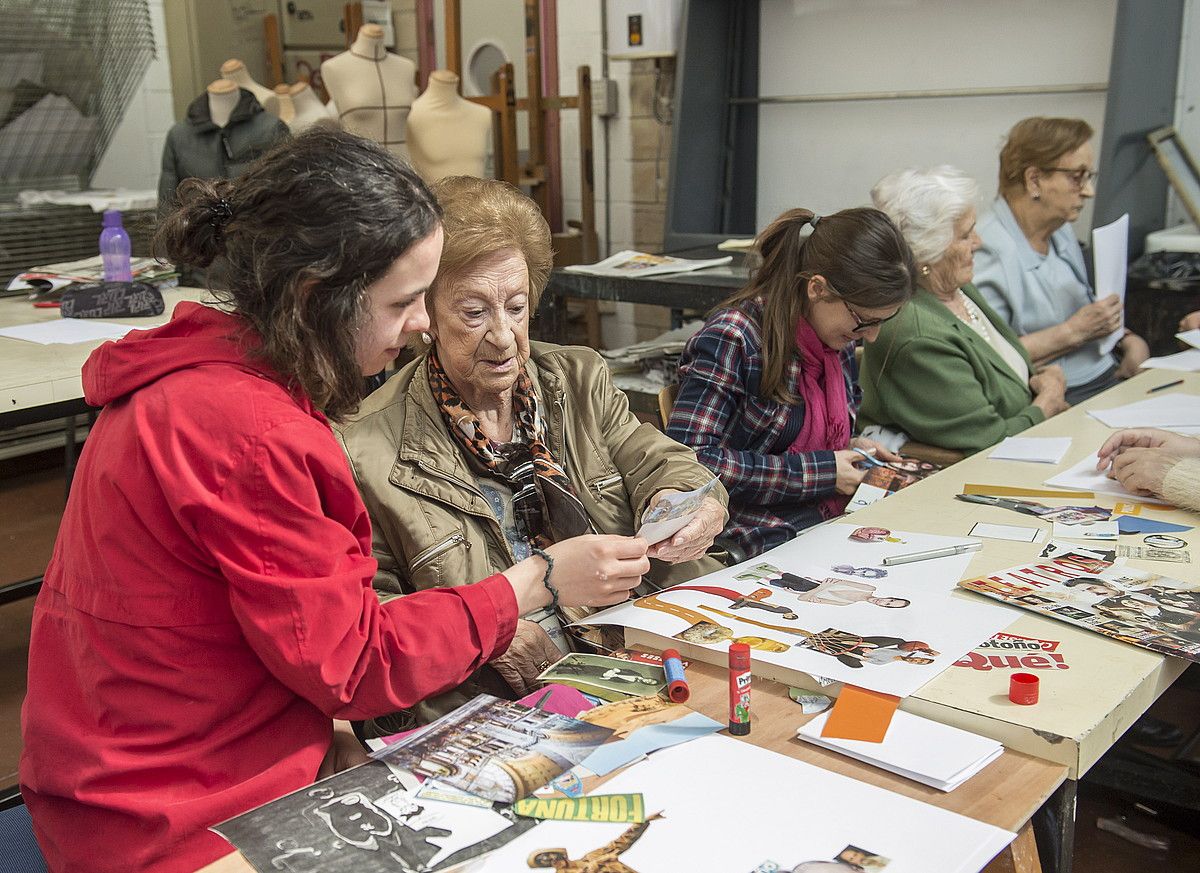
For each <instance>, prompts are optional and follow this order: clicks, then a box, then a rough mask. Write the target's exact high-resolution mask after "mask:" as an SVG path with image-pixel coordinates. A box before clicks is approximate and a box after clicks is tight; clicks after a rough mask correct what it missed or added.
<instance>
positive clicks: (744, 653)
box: [729, 643, 750, 737]
mask: <svg viewBox="0 0 1200 873" xmlns="http://www.w3.org/2000/svg"><path fill="white" fill-rule="evenodd" d="M729 733H730V734H732V735H733V736H735V737H744V736H746V734H748V733H750V646H748V645H746V644H745V643H733V644H731V645H730V646H729Z"/></svg>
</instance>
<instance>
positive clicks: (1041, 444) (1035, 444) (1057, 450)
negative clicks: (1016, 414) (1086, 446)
mask: <svg viewBox="0 0 1200 873" xmlns="http://www.w3.org/2000/svg"><path fill="white" fill-rule="evenodd" d="M1070 449H1071V438H1070V437H1007V438H1006V439H1005V440H1004V441H1003V442H1002V443H1000V445H998V446H996V448H994V449H992V451H991V453H990V454H989V455H988V457H989V458H991V459H992V460H994V461H1033V462H1034V463H1037V464H1058V463H1061V461H1062V459H1063V456H1064V455H1066V453H1067V452H1068V451H1070Z"/></svg>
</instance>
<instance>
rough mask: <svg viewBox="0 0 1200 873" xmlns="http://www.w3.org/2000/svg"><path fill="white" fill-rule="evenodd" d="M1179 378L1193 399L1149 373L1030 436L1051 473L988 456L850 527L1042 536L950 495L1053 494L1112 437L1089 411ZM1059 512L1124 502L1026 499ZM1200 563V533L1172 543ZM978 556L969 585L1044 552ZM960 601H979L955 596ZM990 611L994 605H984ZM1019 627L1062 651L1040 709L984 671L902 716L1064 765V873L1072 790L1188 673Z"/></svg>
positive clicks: (1029, 548) (932, 691) (1071, 631)
mask: <svg viewBox="0 0 1200 873" xmlns="http://www.w3.org/2000/svg"><path fill="white" fill-rule="evenodd" d="M1176 378H1182V379H1183V380H1184V384H1183V385H1181V386H1179V387H1178V388H1173V389H1169V391H1168V393H1169V392H1170V391H1175V392H1187V393H1200V374H1194V373H1175V372H1171V371H1163V370H1158V371H1148V372H1144V373H1141V374H1139V375H1137V376H1135V377H1134V378H1132V379H1130V380H1128V381H1126V382H1124V383H1122V384H1121V385H1119V386H1117V387H1115V388H1112V389H1110V390H1108V391H1106V392H1104V393H1103V394H1101V395H1099V396H1097V397H1094V398H1092V399H1091V400H1090V401H1088V402H1086V403H1083V404H1080V405H1079V406H1076V407H1074V408H1072V409H1070V410H1068V411H1067V412H1064V413H1062V414H1061V415H1058V416H1055V417H1054V418H1052V419H1050V420H1049V421H1045V422H1043V423H1042V424H1040V425H1038V426H1036V427H1034V428H1031V429H1030V430H1028V431H1026V432H1025V434H1023V435H1026V436H1046V437H1049V436H1069V437H1071V438H1072V443H1071V449H1070V451H1069V452H1068V453H1067V455H1066V457H1065V459H1064V460H1063V462H1062V464H1060V465H1059V466H1058V467H1054V466H1051V465H1049V464H1032V463H1021V462H1015V461H992V460H988V458H987V454H988V450H986V449H985V450H984V451H983V452H980V453H979V454H977V455H974V456H972V457H970V458H967V459H966V460H964V461H961V462H959V463H958V464H955V465H954V466H952V467H949V468H947V469H946V470H944V471H942V472H940V473H938V474H936V475H934V476H931V477H930V478H929V479H926V480H925V481H923V482H919V483H917V484H915V485H912V486H910V487H909V488H906V489H904V490H903V491H900V492H898V493H896V494H894V495H892V496H890V497H888V498H887V499H885V500H882V501H880V502H878V503H875V504H873V505H871V506H868V507H866V508H864V509H861V510H859V511H858V512H856V513H854V515H853V516H851V518H852V519H853V520H854V521H855V522H861V523H862V524H864V525H871V526H879V527H885V528H891V529H898V530H909V531H916V532H923V533H937V534H944V535H947V536H965V535H966V534H967V533H968V532H969V531H970V530H971V527H972V525H974V524H975V522H977V521H984V522H992V523H997V524H1010V525H1019V526H1025V527H1033V526H1036V527H1046V528H1047V538H1049V534H1050V531H1049V525H1048V524H1046V523H1044V522H1039V521H1037V520H1036V519H1035V518H1033V517H1031V516H1026V515H1020V514H1017V513H1015V512H1012V511H1011V510H1006V509H998V508H995V507H990V506H981V505H978V504H973V503H964V502H962V501H960V500H955V499H954V495H955V494H959V493H961V492H962V490H963V486H964V485H965V484H968V483H972V484H981V485H982V484H992V485H1007V486H1020V487H1029V488H1050V487H1052V486H1047V485H1044V484H1043V482H1044V481H1045V480H1046V479H1048V478H1050V477H1051V476H1053V475H1054V474H1055V473H1056V472H1058V471H1059V470H1062V469H1067V468H1068V467H1071V466H1073V465H1074V464H1076V463H1078V462H1079V461H1080V460H1082V459H1083V458H1084V457H1086V456H1087V455H1089V454H1091V453H1092V452H1094V451H1096V449H1098V448H1099V447H1100V445H1101V443H1103V441H1104V440H1105V439H1106V438H1107V437H1108V436H1109V435H1110V434H1112V433H1113V432H1114V431H1113V430H1112V429H1110V428H1108V427H1106V426H1105V425H1103V424H1101V423H1100V422H1099V421H1097V420H1096V419H1094V418H1092V417H1091V416H1089V415H1087V414H1086V413H1087V410H1088V409H1105V408H1108V407H1113V406H1119V405H1121V404H1124V403H1130V402H1134V401H1137V400H1144V399H1146V397H1147V396H1153V395H1147V393H1146V392H1147V389H1148V388H1151V387H1154V386H1156V385H1161V384H1164V383H1166V382H1170V381H1173V380H1174V379H1176ZM1033 499H1037V500H1039V501H1041V502H1044V503H1047V504H1050V505H1054V506H1066V505H1070V504H1073V503H1078V504H1091V503H1093V502H1094V503H1095V504H1097V505H1099V506H1105V507H1109V508H1111V507H1112V506H1113V505H1114V504H1115V503H1116V502H1117V501H1118V500H1119V498H1115V497H1113V496H1111V495H1104V494H1096V496H1095V500H1094V501H1093V500H1092V499H1090V498H1087V499H1085V498H1081V499H1077V500H1072V499H1059V498H1033ZM1143 515H1144V516H1145V517H1147V518H1154V519H1159V520H1162V521H1173V522H1178V523H1181V524H1185V525H1197V524H1200V519H1197V517H1196V515H1195V514H1193V513H1189V512H1186V511H1183V510H1163V511H1159V510H1149V509H1147V510H1143ZM1178 536H1180V537H1181V538H1183V539H1185V540H1187V541H1188V548H1189V549H1190V550H1191V551H1192V553H1193V556H1194V557H1195V558H1198V559H1200V551H1198V549H1200V531H1197V530H1191V531H1186V532H1184V533H1180V534H1178ZM1122 542H1126V543H1130V542H1133V543H1139V544H1140V543H1141V537H1134V536H1126V537H1122ZM983 543H984V547H983V549H982V551H980V552H978V553H977V554H976V555H975V557H974V559H973V560H972V561H971V564H970V567H969V569H968V573H969V575H970V576H980V575H985V574H987V573H990V572H993V571H996V570H1002V569H1005V568H1007V567H1011V566H1013V565H1015V564H1019V563H1021V562H1023V561H1028V560H1029V559H1031V558H1033V557H1036V556H1037V554H1038V552H1040V551H1041V549H1042V544H1035V543H1016V542H1008V541H1004V540H992V539H985V540H983ZM1130 566H1133V567H1139V568H1142V569H1148V570H1153V571H1155V572H1158V573H1163V574H1165V575H1168V576H1174V575H1178V576H1180V577H1181V578H1184V579H1193V578H1195V577H1196V573H1197V570H1196V569H1195V567H1196V565H1195V564H1174V563H1160V562H1147V561H1133V560H1131V561H1130ZM955 596H957V597H971V598H978V597H981V596H982V595H978V594H973V593H969V592H966V591H959V592H956V593H955ZM988 602H992V603H994V602H995V601H988ZM1014 617H1015V621H1014V622H1013V624H1012V626H1010V627H1009V628H1008V629H1007V632H1008V633H1012V634H1017V635H1020V636H1025V637H1032V638H1035V639H1041V640H1056V641H1059V642H1060V646H1059V648H1058V652H1059V653H1061V654H1062V655H1063V657H1064V659H1065V662H1066V665H1067V667H1068V669H1041V670H1036V671H1035V672H1036V673H1037V674H1038V675H1039V676H1040V678H1041V683H1040V684H1041V700H1040V702H1039V703H1038V704H1037V705H1035V706H1017V705H1015V704H1013V703H1011V702H1009V700H1008V697H1007V692H1008V678H1009V676H1010V675H1011V673H1012V672H1013V671H1012V670H1011V669H994V670H990V671H979V670H974V669H969V668H963V667H951V668H950V669H949V670H947V671H945V672H944V673H942V674H941V675H940V676H938V677H937V678H935V679H933V680H932V681H930V682H929V684H927V685H925V686H924V687H923V688H921V689H920V690H919V691H918V692H917V693H916V694H914V695H912V696H911V697H909V698H907V699H906V700H905V701H904V703H903V705H902V708H903V709H905V710H908V711H910V712H914V713H917V714H918V715H923V716H926V717H928V718H932V719H936V720H937V721H941V722H944V723H946V724H952V725H956V726H958V727H962V728H966V729H967V730H971V731H974V732H976V733H980V734H984V735H985V736H989V737H992V738H993V739H996V740H999V741H1000V742H1002V743H1004V745H1005V746H1006V747H1008V748H1010V749H1016V750H1019V751H1022V752H1026V753H1028V754H1031V755H1035V756H1037V757H1039V758H1043V759H1045V760H1048V761H1055V762H1057V763H1060V764H1063V765H1065V766H1066V767H1067V769H1068V776H1069V778H1068V781H1067V782H1066V783H1065V784H1064V787H1063V789H1062V790H1061V791H1060V792H1059V795H1058V797H1057V798H1056V803H1057V804H1058V807H1059V810H1060V812H1061V814H1062V817H1063V826H1064V827H1063V833H1062V834H1061V836H1062V838H1063V840H1064V844H1065V845H1064V848H1063V852H1064V857H1061V858H1060V859H1059V866H1058V867H1057V868H1055V869H1057V870H1059V871H1062V873H1065V871H1068V870H1070V857H1069V852H1070V849H1071V844H1072V836H1073V833H1072V832H1071V827H1070V825H1071V824H1072V823H1073V820H1074V803H1075V784H1076V781H1077V780H1078V779H1079V778H1080V777H1081V776H1083V774H1084V773H1086V772H1087V771H1088V769H1089V768H1090V767H1091V766H1092V765H1093V764H1095V763H1096V761H1097V760H1098V759H1099V758H1100V756H1101V755H1103V754H1104V753H1105V752H1106V751H1108V749H1109V748H1110V747H1111V746H1112V744H1113V743H1114V742H1116V740H1117V738H1119V737H1120V736H1121V734H1122V733H1124V732H1125V731H1126V730H1127V729H1128V728H1129V727H1130V725H1132V724H1133V723H1134V722H1135V721H1136V720H1137V719H1138V718H1139V717H1140V716H1141V715H1142V714H1143V713H1144V712H1145V711H1146V710H1147V709H1148V708H1149V706H1150V705H1151V704H1152V703H1153V702H1154V701H1155V700H1156V699H1157V698H1158V697H1159V695H1161V694H1162V693H1163V692H1164V691H1165V690H1166V689H1167V688H1168V687H1169V686H1170V684H1171V683H1172V682H1173V681H1174V680H1175V679H1176V678H1177V677H1178V676H1179V675H1180V673H1182V672H1183V670H1184V668H1185V667H1186V666H1187V663H1188V662H1186V661H1184V660H1181V659H1177V658H1168V657H1165V656H1163V655H1159V654H1156V653H1154V652H1151V651H1149V650H1147V649H1142V648H1138V647H1136V646H1131V645H1126V644H1124V643H1120V642H1117V641H1115V640H1110V639H1108V638H1107V637H1104V636H1101V635H1099V634H1094V633H1091V632H1089V631H1085V630H1082V629H1078V628H1075V627H1073V626H1071V625H1068V624H1065V623H1063V622H1058V621H1054V620H1052V619H1049V618H1043V617H1041V616H1039V615H1035V614H1033V613H1029V612H1024V611H1016V610H1014Z"/></svg>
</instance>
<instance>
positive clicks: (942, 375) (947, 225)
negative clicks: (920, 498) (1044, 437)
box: [858, 166, 1067, 453]
mask: <svg viewBox="0 0 1200 873" xmlns="http://www.w3.org/2000/svg"><path fill="white" fill-rule="evenodd" d="M871 198H872V200H874V202H875V206H876V207H877V208H878V209H881V210H882V211H883V212H886V213H887V215H888V217H889V218H891V219H892V221H893V222H895V223H896V225H897V226H898V227H899V228H900V230H901V232H902V233H903V234H904V238H905V239H906V240H907V241H908V244H909V247H910V248H911V249H912V251H913V256H914V258H915V259H916V261H917V263H918V265H919V267H918V269H919V271H920V279H919V280H918V284H919V286H920V287H919V288H918V290H917V294H916V296H914V297H913V299H912V301H911V302H910V303H909V304H908V306H906V307H905V310H904V311H903V312H902V313H901V314H900V316H899V317H898V318H895V319H892V320H891V321H889V322H888V323H887V324H885V325H883V327H882V328H881V329H880V332H879V336H878V338H876V340H875V341H874V342H872V343H869V344H867V346H866V348H865V350H864V352H863V369H862V374H861V377H860V378H861V382H862V387H863V403H862V408H861V409H860V410H859V419H858V421H859V426H860V427H869V426H871V425H878V426H880V427H882V428H884V429H886V430H890V431H896V432H900V433H903V434H906V435H907V436H909V437H911V438H912V439H915V440H919V441H921V442H924V443H929V444H931V445H936V446H941V447H943V448H948V449H956V450H958V451H962V452H966V453H972V452H977V451H979V450H980V449H983V448H986V447H988V446H991V445H994V444H995V443H998V442H1000V440H1002V439H1004V438H1005V437H1007V436H1011V435H1013V434H1015V433H1019V432H1020V431H1023V430H1025V429H1026V428H1027V427H1031V426H1032V425H1035V424H1037V423H1038V422H1040V421H1043V420H1045V419H1046V418H1049V417H1050V416H1052V415H1055V414H1057V413H1059V412H1061V411H1063V410H1064V409H1066V408H1067V403H1066V401H1065V400H1064V399H1063V395H1064V391H1065V383H1064V380H1063V374H1062V370H1061V369H1059V367H1057V366H1051V367H1046V368H1044V369H1041V370H1038V371H1034V370H1033V368H1032V366H1031V364H1030V359H1029V354H1028V352H1026V351H1025V347H1024V346H1023V345H1021V341H1020V340H1019V339H1018V337H1017V335H1016V334H1015V333H1013V331H1012V328H1010V327H1009V326H1008V324H1007V323H1005V321H1004V320H1003V319H1001V318H1000V317H999V316H997V315H996V313H995V312H994V311H993V310H992V309H991V307H989V306H988V305H987V303H986V302H985V301H984V299H983V297H982V296H980V294H979V292H977V291H976V290H975V287H974V286H973V285H972V284H971V274H972V264H973V258H972V256H973V254H974V252H975V250H976V249H977V248H979V246H980V241H979V237H978V236H977V235H976V233H975V202H976V200H977V198H978V188H977V186H976V184H975V182H974V181H973V180H972V179H971V178H970V177H968V176H967V175H966V174H964V173H963V172H962V171H961V170H957V169H955V168H954V167H949V166H942V167H934V168H933V169H930V170H901V171H899V172H896V173H892V174H891V175H889V176H886V177H884V178H883V179H881V180H880V181H879V183H878V184H877V185H876V186H875V187H874V188H873V189H872V190H871Z"/></svg>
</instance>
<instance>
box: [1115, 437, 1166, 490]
mask: <svg viewBox="0 0 1200 873" xmlns="http://www.w3.org/2000/svg"><path fill="white" fill-rule="evenodd" d="M1179 460H1180V458H1179V455H1176V454H1173V453H1172V452H1169V451H1167V450H1166V449H1140V448H1134V449H1125V450H1124V451H1122V452H1121V453H1120V454H1118V455H1116V456H1115V457H1114V458H1113V459H1112V466H1111V467H1110V468H1109V471H1108V476H1109V478H1110V479H1116V480H1117V481H1118V482H1120V483H1121V486H1122V487H1123V488H1124V489H1125V490H1126V491H1130V492H1132V493H1134V494H1141V495H1144V496H1149V497H1161V496H1162V485H1163V479H1164V478H1165V477H1166V475H1167V471H1168V470H1170V469H1171V468H1172V467H1174V466H1175V465H1176V464H1178V463H1179Z"/></svg>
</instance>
